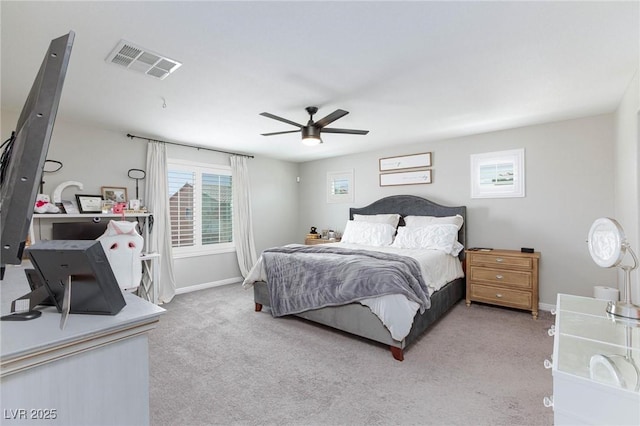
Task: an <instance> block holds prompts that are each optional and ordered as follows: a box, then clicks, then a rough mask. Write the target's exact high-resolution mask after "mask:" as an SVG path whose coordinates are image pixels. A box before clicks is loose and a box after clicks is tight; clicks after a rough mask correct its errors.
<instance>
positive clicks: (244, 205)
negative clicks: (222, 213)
mask: <svg viewBox="0 0 640 426" xmlns="http://www.w3.org/2000/svg"><path fill="white" fill-rule="evenodd" d="M230 161H231V173H232V184H231V185H232V192H233V241H234V243H235V247H236V255H237V256H238V265H239V266H240V272H241V273H242V276H243V277H246V276H247V275H248V274H249V270H250V269H251V267H252V266H253V265H254V264H255V263H256V262H257V260H258V256H256V247H255V242H254V239H253V220H252V219H251V193H250V190H249V169H248V167H247V157H243V156H240V155H232V156H231V157H230Z"/></svg>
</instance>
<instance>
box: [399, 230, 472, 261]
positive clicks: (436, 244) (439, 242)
mask: <svg viewBox="0 0 640 426" xmlns="http://www.w3.org/2000/svg"><path fill="white" fill-rule="evenodd" d="M391 247H396V248H408V249H417V248H420V249H433V250H440V251H443V252H445V253H448V254H451V255H453V256H457V255H458V253H460V250H462V244H460V243H459V242H458V227H457V225H454V224H438V225H429V226H401V227H400V228H398V235H396V238H395V240H394V241H393V244H391Z"/></svg>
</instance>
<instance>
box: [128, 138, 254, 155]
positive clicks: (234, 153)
mask: <svg viewBox="0 0 640 426" xmlns="http://www.w3.org/2000/svg"><path fill="white" fill-rule="evenodd" d="M127 137H128V138H131V139H134V138H135V139H143V140H145V141H149V142H160V143H168V144H169V145H178V146H186V147H187V148H194V149H204V150H207V151H214V152H221V153H223V154H229V155H238V156H240V157H247V158H254V157H253V155H248V154H240V153H238V152H230V151H223V150H221V149H215V148H207V147H204V146H198V145H189V144H186V143H179V142H168V141H161V140H159V139H151V138H145V137H143V136H136V135H132V134H131V133H127Z"/></svg>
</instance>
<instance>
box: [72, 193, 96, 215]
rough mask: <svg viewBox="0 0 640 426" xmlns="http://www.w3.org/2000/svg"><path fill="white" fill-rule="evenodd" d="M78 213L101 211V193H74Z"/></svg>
mask: <svg viewBox="0 0 640 426" xmlns="http://www.w3.org/2000/svg"><path fill="white" fill-rule="evenodd" d="M76 201H77V202H78V209H79V210H80V213H102V195H86V194H76Z"/></svg>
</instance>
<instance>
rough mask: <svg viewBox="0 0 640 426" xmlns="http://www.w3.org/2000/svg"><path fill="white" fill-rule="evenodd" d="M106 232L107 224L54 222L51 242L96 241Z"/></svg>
mask: <svg viewBox="0 0 640 426" xmlns="http://www.w3.org/2000/svg"><path fill="white" fill-rule="evenodd" d="M106 230H107V222H102V221H101V222H98V223H96V222H56V223H54V224H53V228H52V231H51V239H52V240H96V239H98V237H99V236H101V235H102V234H104V232H105V231H106Z"/></svg>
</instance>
